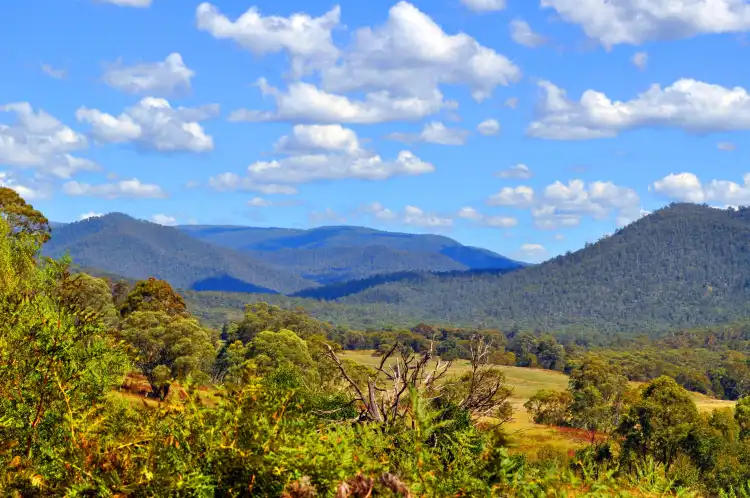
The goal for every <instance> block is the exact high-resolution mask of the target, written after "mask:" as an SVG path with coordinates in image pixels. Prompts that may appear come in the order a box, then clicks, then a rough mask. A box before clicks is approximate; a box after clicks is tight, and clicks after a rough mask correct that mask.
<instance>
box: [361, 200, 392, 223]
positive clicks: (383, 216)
mask: <svg viewBox="0 0 750 498" xmlns="http://www.w3.org/2000/svg"><path fill="white" fill-rule="evenodd" d="M362 210H363V211H364V212H366V213H370V214H372V215H373V216H375V218H377V219H379V220H384V221H387V220H394V219H396V218H398V213H396V212H394V211H392V210H390V209H388V208H387V207H385V206H383V205H382V204H381V203H379V202H373V203H372V204H368V205H367V206H364V207H363V208H362Z"/></svg>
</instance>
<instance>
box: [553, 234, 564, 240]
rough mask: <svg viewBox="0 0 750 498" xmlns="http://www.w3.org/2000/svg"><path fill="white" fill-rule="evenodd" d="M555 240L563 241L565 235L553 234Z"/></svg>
mask: <svg viewBox="0 0 750 498" xmlns="http://www.w3.org/2000/svg"><path fill="white" fill-rule="evenodd" d="M555 240H565V235H563V234H561V233H556V234H555Z"/></svg>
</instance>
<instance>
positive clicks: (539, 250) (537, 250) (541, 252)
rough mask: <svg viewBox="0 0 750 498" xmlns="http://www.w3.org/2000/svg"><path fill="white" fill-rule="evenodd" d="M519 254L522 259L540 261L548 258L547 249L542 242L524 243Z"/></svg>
mask: <svg viewBox="0 0 750 498" xmlns="http://www.w3.org/2000/svg"><path fill="white" fill-rule="evenodd" d="M518 254H519V258H520V259H523V260H528V261H532V262H538V261H542V260H544V259H546V258H547V249H545V248H544V246H543V245H541V244H522V245H521V247H520V248H519V250H518Z"/></svg>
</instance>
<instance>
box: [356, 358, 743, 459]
mask: <svg viewBox="0 0 750 498" xmlns="http://www.w3.org/2000/svg"><path fill="white" fill-rule="evenodd" d="M372 353H373V352H372V351H344V352H343V353H342V354H341V358H342V359H343V358H346V359H349V360H352V361H354V362H356V363H359V364H362V365H368V366H371V367H373V368H377V366H378V365H379V364H380V358H379V357H376V356H373V354H372ZM498 368H499V369H501V370H502V371H503V372H504V373H505V379H506V382H507V385H508V387H510V388H512V389H513V396H512V397H511V400H510V401H511V403H512V405H513V409H514V411H513V419H512V420H511V421H510V422H508V423H507V424H506V425H505V429H506V430H507V432H508V434H509V435H510V437H511V442H512V444H513V446H514V448H515V450H516V451H520V452H523V453H526V454H529V455H530V456H532V457H533V456H534V455H535V454H536V453H537V452H538V451H540V450H541V451H549V450H554V451H566V452H567V451H570V450H574V449H575V448H577V447H580V446H583V445H585V444H587V442H588V439H587V435H586V434H585V432H583V431H579V430H575V429H564V428H559V427H552V426H545V425H539V424H536V423H534V422H533V421H532V420H531V419H530V418H529V415H528V413H527V412H526V409H525V408H524V407H523V404H524V403H525V402H526V401H527V400H528V399H529V398H530V397H532V396H533V395H534V394H535V393H536V392H537V391H539V390H540V389H552V390H556V391H563V390H565V389H567V387H568V376H567V375H565V374H563V373H560V372H555V371H551V370H540V369H535V368H522V367H509V366H500V367H498ZM468 369H469V362H468V361H465V360H460V361H456V362H454V363H453V365H451V371H452V372H454V374H455V375H460V374H461V373H464V372H467V371H468ZM631 385H633V386H634V387H635V386H637V385H638V384H637V383H631ZM692 397H693V400H694V401H695V404H696V405H697V406H698V409H699V410H700V411H703V412H709V411H712V410H715V409H717V408H727V407H731V406H734V402H733V401H724V400H717V399H713V398H709V397H708V396H705V395H703V394H699V393H692Z"/></svg>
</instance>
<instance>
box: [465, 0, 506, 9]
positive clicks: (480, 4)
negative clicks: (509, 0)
mask: <svg viewBox="0 0 750 498" xmlns="http://www.w3.org/2000/svg"><path fill="white" fill-rule="evenodd" d="M461 3H462V4H464V5H465V6H466V7H468V8H469V9H471V10H473V11H474V12H495V11H498V10H503V9H504V8H505V0H461Z"/></svg>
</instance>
